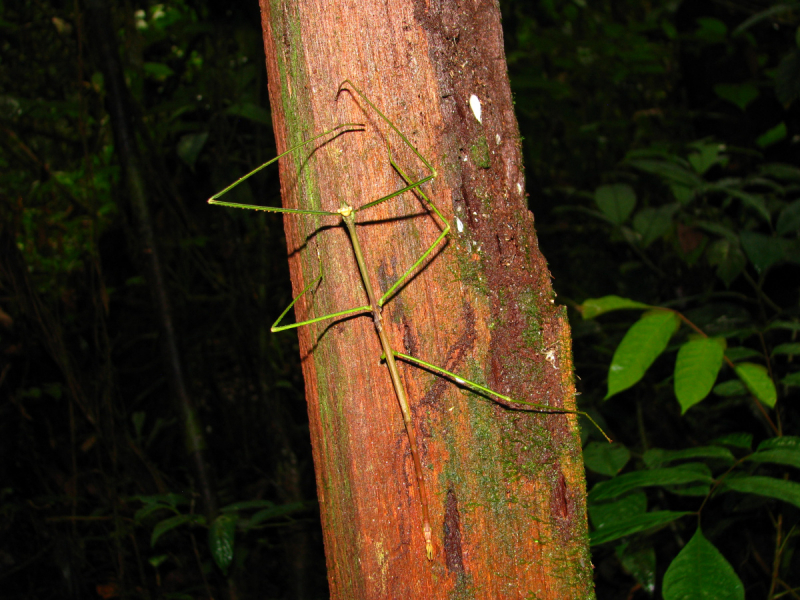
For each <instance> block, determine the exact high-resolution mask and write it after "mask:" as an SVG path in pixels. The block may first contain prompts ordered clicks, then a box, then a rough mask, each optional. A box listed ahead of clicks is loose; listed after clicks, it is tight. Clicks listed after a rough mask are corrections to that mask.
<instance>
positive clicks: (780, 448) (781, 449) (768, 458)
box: [747, 435, 800, 469]
mask: <svg viewBox="0 0 800 600" xmlns="http://www.w3.org/2000/svg"><path fill="white" fill-rule="evenodd" d="M747 460H751V461H753V462H768V463H773V464H777V465H787V466H790V467H797V468H798V469H800V437H797V436H793V435H785V436H782V437H774V438H769V439H766V440H764V441H763V442H761V443H760V444H759V445H758V450H757V451H756V452H754V453H753V454H751V455H750V456H748V457H747Z"/></svg>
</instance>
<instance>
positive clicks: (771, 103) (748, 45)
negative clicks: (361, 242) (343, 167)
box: [0, 0, 800, 600]
mask: <svg viewBox="0 0 800 600" xmlns="http://www.w3.org/2000/svg"><path fill="white" fill-rule="evenodd" d="M106 8H107V9H108V10H107V11H105V12H104V11H103V10H102V9H101V8H98V7H97V2H96V1H95V2H92V1H87V2H86V3H84V2H81V1H78V0H75V2H74V3H73V2H50V1H48V0H36V1H28V2H22V1H19V0H4V1H0V597H2V598H13V599H23V598H24V599H34V598H35V599H40V598H41V599H46V598H94V597H98V596H99V597H102V598H113V597H120V598H176V599H177V598H209V597H212V596H213V597H229V598H250V597H258V598H293V599H294V598H297V599H306V598H324V597H326V596H327V583H326V579H325V563H324V556H323V549H322V541H321V540H322V535H321V530H320V523H319V516H318V512H317V509H316V504H315V485H314V476H313V465H312V461H311V453H310V443H309V439H308V428H307V423H306V411H305V405H304V401H303V381H302V378H301V374H300V371H299V364H298V363H299V360H298V353H297V348H296V341H295V337H294V335H293V334H292V333H290V332H289V333H282V334H275V335H273V334H271V333H270V331H269V327H270V324H271V323H272V321H273V320H274V319H275V317H276V316H277V315H278V314H280V312H281V311H282V310H283V308H284V307H285V306H286V305H287V304H288V303H289V302H290V301H291V290H290V286H289V278H288V269H287V263H286V260H285V247H284V245H283V226H282V220H281V219H280V218H276V217H271V216H267V215H264V214H261V213H260V214H253V213H251V212H249V211H233V210H226V209H222V208H220V207H213V206H208V205H207V204H206V202H205V200H206V199H207V198H208V197H209V196H211V195H212V194H213V193H214V192H216V191H219V190H220V189H222V188H223V187H225V186H226V185H228V184H229V183H230V182H232V181H233V180H234V179H236V178H237V177H239V176H241V175H242V174H244V173H246V172H248V171H249V170H251V169H252V168H254V167H255V166H257V165H259V164H261V163H263V162H265V161H266V160H268V159H269V158H271V157H272V156H274V154H275V148H274V141H273V136H272V131H271V118H270V113H269V107H268V103H267V94H266V74H265V68H264V60H263V47H262V41H261V26H260V17H259V11H258V5H257V3H256V2H255V1H254V0H253V1H252V2H236V3H231V2H219V1H215V0H207V1H205V0H170V1H168V2H164V3H160V4H156V3H154V2H149V1H144V2H142V3H139V4H135V3H132V2H130V1H129V0H126V1H125V2H112V3H108V5H107V6H106ZM501 8H502V11H503V17H504V27H505V36H506V53H507V59H508V65H509V73H510V77H511V84H512V89H513V91H514V98H515V107H516V110H517V115H518V118H519V122H520V128H521V133H522V136H523V148H524V154H525V159H526V169H527V171H526V174H527V191H528V194H529V197H530V208H531V210H532V211H533V213H534V215H535V218H536V228H537V232H538V235H539V241H540V245H541V248H542V251H543V253H544V255H545V256H546V257H547V259H548V261H549V264H550V268H551V270H552V273H553V276H554V286H555V289H556V291H557V293H558V300H559V301H560V302H562V303H563V304H566V305H567V306H569V307H570V308H571V310H570V317H571V319H572V326H573V336H574V357H575V365H576V373H577V375H578V376H579V378H580V379H579V381H578V382H577V385H578V389H579V391H580V392H581V397H580V401H581V407H582V408H583V409H584V410H587V411H590V412H591V413H592V414H593V415H594V416H595V417H596V418H597V419H598V420H599V421H600V422H601V424H602V426H603V428H604V429H606V430H607V431H608V432H609V433H610V434H611V436H612V437H613V438H614V439H615V442H616V443H615V444H614V445H612V446H601V445H599V443H598V440H597V439H596V434H593V433H591V432H589V430H588V429H587V428H584V430H585V432H584V433H585V438H586V439H585V442H586V446H585V448H586V450H585V456H586V461H587V477H588V480H589V486H590V489H591V488H592V486H594V485H597V484H599V483H606V485H607V482H614V481H630V479H619V478H621V477H625V476H628V477H629V476H630V475H634V476H639V475H641V474H645V475H644V476H645V477H646V475H647V473H648V471H650V472H652V471H653V470H654V469H659V468H662V467H663V466H664V465H666V464H683V465H684V467H683V469H684V470H683V472H684V473H685V472H686V471H687V470H688V471H691V470H694V472H696V473H698V474H699V475H698V480H697V481H691V482H689V481H688V480H686V479H684V480H682V481H677V480H676V481H672V482H671V483H672V484H674V485H673V486H672V487H668V486H667V483H670V482H666V483H664V485H662V486H660V487H659V486H654V485H652V484H644V483H642V484H640V485H638V486H636V485H634V486H633V487H632V488H630V489H632V490H633V491H632V492H630V493H627V494H622V493H620V494H619V495H618V496H617V497H616V498H617V501H616V502H614V503H609V502H603V499H602V498H600V497H599V496H600V494H599V493H595V492H593V494H594V496H593V495H590V524H591V525H592V529H593V530H594V533H593V538H592V539H593V562H594V564H595V568H596V570H595V572H596V584H597V595H598V598H600V599H629V600H633V599H645V598H661V597H665V598H670V597H676V596H674V595H673V594H675V593H676V592H675V591H674V589H673V590H671V589H670V585H669V583H668V582H667V583H665V575H666V574H667V571H668V569H669V568H670V566H671V565H673V563H674V562H675V561H676V560H677V559H676V557H678V556H681V552H682V549H685V548H686V547H687V546H689V547H690V548H697V544H695V545H694V546H690V543H691V542H690V540H694V538H693V535H694V534H695V530H696V529H697V527H698V522H701V523H702V530H703V534H704V535H705V538H704V539H707V540H708V541H709V542H710V543H711V546H712V548H716V549H717V555H715V554H714V552H712V551H708V548H706V547H704V550H703V551H701V552H699V553H698V555H697V557H695V558H694V561H695V562H696V564H698V565H701V566H702V567H703V569H705V571H704V572H708V569H710V570H711V571H714V569H717V571H719V572H724V573H725V577H726V578H727V579H726V581H727V582H728V583H730V582H733V583H730V585H733V587H734V588H735V587H736V585H735V582H736V581H739V582H740V585H741V589H742V590H744V592H743V593H744V594H746V597H748V598H771V599H772V598H782V597H786V598H797V597H799V596H800V576H799V575H798V574H800V559H798V557H797V555H796V554H795V549H796V548H797V536H796V534H797V526H798V517H799V516H800V512H798V511H799V510H800V491H798V490H800V484H798V483H796V482H797V481H798V471H797V469H798V468H800V438H797V437H793V436H797V435H800V427H799V426H798V425H799V424H798V417H800V410H799V409H798V401H799V400H800V394H799V393H798V388H800V367H799V366H798V355H800V343H798V342H800V340H798V337H800V295H799V294H800V238H799V234H798V231H800V168H798V166H797V165H798V158H799V157H800V111H799V110H798V101H797V98H798V95H800V28H799V26H800V4H797V3H793V2H787V3H779V2H770V1H768V0H731V1H723V0H718V1H710V0H685V1H683V2H680V1H677V0H669V1H666V0H652V1H642V0H615V1H613V2H612V1H611V0H605V1H597V2H594V1H589V0H538V1H534V0H527V1H523V0H519V1H513V0H504V1H503V2H501ZM92 11H94V13H92ZM79 14H80V18H79ZM93 14H94V16H92V15H93ZM102 19H106V20H105V21H103V20H102ZM98 23H100V25H99V26H100V27H105V31H107V32H110V34H111V38H110V39H112V40H113V45H112V49H114V50H115V52H113V54H115V55H118V60H119V63H118V65H119V68H120V73H121V74H122V81H124V84H125V87H126V89H127V91H128V93H129V96H128V97H127V98H126V99H125V101H124V111H123V112H124V116H125V120H126V127H128V128H129V131H131V132H132V135H133V137H132V138H131V144H132V146H131V147H132V152H133V156H134V158H135V161H134V162H135V163H136V165H137V169H138V172H139V173H140V174H141V176H142V180H143V181H144V182H145V186H146V197H147V206H148V207H149V213H150V214H149V218H150V222H151V228H152V231H153V233H154V236H155V239H156V240H157V251H158V256H159V257H160V261H161V263H160V264H161V265H162V266H163V274H162V275H163V281H164V284H165V288H164V289H165V290H166V296H168V298H169V301H170V307H169V311H168V312H166V313H165V312H164V307H163V306H161V307H160V306H159V300H158V299H159V294H158V293H156V292H157V290H156V291H154V289H153V286H154V284H153V275H152V265H151V262H152V248H150V247H149V246H148V243H147V240H146V239H144V238H145V237H146V236H144V235H143V233H142V229H141V224H140V221H141V212H140V211H141V207H140V208H136V206H135V205H134V204H135V203H134V202H132V200H131V197H130V196H131V194H130V193H129V190H128V186H126V185H125V183H124V182H127V181H129V179H128V178H129V177H130V174H129V172H128V171H126V169H128V168H129V165H128V166H126V161H121V160H120V148H119V147H117V148H115V144H114V139H115V138H114V129H115V127H118V126H119V124H118V123H115V122H114V118H113V109H112V108H110V106H111V105H112V104H113V103H114V102H115V98H117V96H115V94H116V93H117V92H115V90H114V89H113V85H112V82H111V81H109V77H110V75H109V73H110V71H109V70H108V69H109V68H110V67H108V65H107V64H106V65H105V66H104V60H106V59H107V57H108V55H109V50H108V49H105V50H104V47H103V45H102V42H103V39H104V36H101V35H98V34H97V30H96V29H93V27H95V28H96V27H98ZM103 23H105V25H103ZM338 83H339V82H331V85H332V86H333V87H335V86H336V85H338ZM333 87H332V89H333ZM365 91H366V92H367V93H369V90H365ZM117 146H119V144H118V145H117ZM232 200H233V201H239V202H244V203H253V204H257V203H279V202H280V199H279V197H278V182H277V171H276V170H275V171H266V172H265V174H264V176H262V177H260V178H258V179H255V180H254V182H253V183H252V184H250V185H247V186H240V187H239V188H237V191H236V199H233V198H232ZM608 295H616V296H620V297H623V298H628V299H631V300H635V301H638V302H642V303H646V304H648V305H651V306H661V307H667V308H671V309H673V310H675V311H680V314H681V315H682V317H683V318H685V321H686V322H689V321H691V323H692V324H694V325H695V326H696V327H697V328H698V330H702V331H703V332H704V333H706V334H709V335H712V336H715V337H716V339H719V340H724V341H723V342H722V343H723V344H724V345H725V346H726V349H725V352H726V357H727V358H728V359H729V360H730V361H731V362H730V363H726V364H727V365H728V366H723V367H722V370H721V371H720V373H719V376H718V377H717V379H716V380H715V381H713V382H712V383H713V384H714V387H713V391H712V392H711V394H710V395H708V396H707V397H705V398H704V399H702V402H700V401H698V403H696V404H695V405H694V406H691V407H690V408H689V407H687V406H682V405H681V404H680V403H679V401H678V400H677V399H676V394H675V392H674V391H673V377H674V375H673V366H674V363H675V358H674V356H675V352H676V351H677V349H678V347H679V346H680V345H681V344H683V343H684V342H685V341H686V340H688V339H691V338H690V337H688V336H689V335H690V334H691V330H690V327H687V326H684V327H682V329H681V330H680V332H678V333H677V334H676V336H675V337H674V338H672V339H673V340H674V341H673V342H671V343H670V344H671V345H668V346H667V348H666V350H665V351H664V352H663V353H661V354H662V355H661V356H660V357H659V358H657V359H655V362H654V363H653V364H652V366H651V367H650V368H649V369H646V373H644V375H643V377H641V378H640V380H638V381H637V382H636V383H635V385H632V386H631V387H629V388H628V389H626V390H625V391H622V392H620V393H619V394H616V395H614V396H613V397H612V398H610V399H608V400H604V398H605V396H606V393H607V384H606V381H607V379H608V375H609V365H610V364H611V363H612V357H613V356H614V353H615V350H616V349H617V347H618V346H619V345H620V341H621V340H622V339H623V336H625V334H626V332H627V331H629V329H630V328H631V326H632V324H633V323H635V322H636V321H637V319H639V317H640V316H641V314H640V313H639V312H635V311H634V312H631V311H624V312H615V313H613V314H610V315H602V316H599V317H598V318H587V317H591V316H592V315H591V314H589V312H588V311H587V306H588V305H589V303H587V302H586V301H587V300H588V299H592V298H599V297H603V296H608ZM154 298H155V299H154ZM572 309H578V310H572ZM165 314H167V315H169V317H170V318H171V326H172V327H173V329H174V331H175V333H176V336H175V340H176V347H175V348H174V353H173V354H170V353H166V354H165V351H164V346H165V344H164V343H163V342H164V335H165V334H164V315H165ZM665 343H666V342H665ZM656 355H659V353H656ZM176 360H177V362H179V367H180V368H179V369H177V370H176V368H174V367H173V368H171V367H169V365H170V364H174V363H175V361H176ZM734 363H735V364H737V365H741V364H745V363H746V364H749V365H755V366H756V367H757V368H756V367H753V368H752V369H751V372H756V373H763V374H764V377H766V378H767V379H768V380H769V381H771V382H772V386H773V387H772V391H773V392H774V394H775V399H774V400H773V401H770V399H769V398H770V393H772V392H770V391H769V389H768V388H769V385H768V384H765V385H766V388H764V387H762V388H759V389H757V388H758V385H759V383H758V381H755V382H753V381H749V380H746V377H745V376H744V375H742V372H740V371H736V372H737V373H739V378H737V377H736V376H735V375H734V369H731V368H730V365H732V364H734ZM178 380H179V381H178ZM176 381H177V383H176ZM760 381H761V383H762V384H764V381H765V380H764V378H763V377H762V379H761V380H760ZM176 385H178V386H181V385H183V387H184V389H185V393H184V394H180V393H176V391H175V389H176V387H175V386H176ZM765 389H766V391H764V390H765ZM765 398H766V400H765ZM187 448H188V450H187ZM709 448H710V449H711V450H709ZM756 449H758V450H757V451H756V453H755V454H754V453H753V451H754V450H756ZM759 451H760V452H761V454H758V452H759ZM681 453H683V454H681ZM189 457H191V458H189ZM689 459H690V461H689V462H686V461H687V460H689ZM681 461H684V462H681ZM686 465H688V466H686ZM659 473H660V472H659ZM733 476H741V477H742V478H743V479H742V480H744V479H746V478H747V477H751V478H753V477H760V478H761V479H758V481H759V482H762V483H764V485H765V486H766V488H769V486H770V485H771V483H770V482H775V481H777V482H783V483H781V484H779V485H777V486H776V487H775V490H776V491H775V492H774V493H766V492H763V490H761V491H759V492H758V493H752V491H753V490H752V489H750V490H747V489H745V487H741V486H740V488H738V490H739V491H738V492H737V493H725V492H726V491H727V492H731V491H732V490H733V491H736V488H735V486H734V487H731V486H730V484H729V483H725V482H726V481H728V480H729V479H730V478H731V477H733ZM726 478H728V479H726ZM726 485H727V486H728V487H726ZM794 486H797V487H794ZM598 489H602V488H598ZM606 489H608V488H606ZM770 489H771V488H770ZM665 511H669V514H670V515H672V517H673V518H669V519H664V520H663V522H656V521H653V522H651V523H650V525H651V526H649V527H648V526H644V525H643V524H642V523H644V521H642V520H641V519H640V520H639V521H635V520H634V521H635V523H634V522H633V521H631V520H630V519H629V518H628V517H629V516H630V515H640V516H641V515H648V514H655V515H658V514H662V513H663V514H666V513H665ZM678 513H680V514H683V513H686V514H685V515H683V516H681V517H680V518H679V517H677V516H675V515H677V514H678ZM620 514H622V517H620ZM220 515H221V516H220ZM698 515H699V517H698ZM648 518H650V517H648ZM626 519H628V520H627V521H626ZM620 523H622V524H623V525H624V524H625V523H627V524H628V527H629V529H628V530H622V531H621V533H619V531H620V530H619V529H618V533H619V534H618V535H611V536H609V535H606V537H605V538H603V537H602V536H598V535H597V533H598V532H602V531H603V530H604V528H606V530H607V529H608V528H612V529H613V527H616V526H618V525H619V524H620ZM631 523H633V524H631ZM623 529H624V528H623ZM720 552H721V555H719V553H720ZM718 555H719V556H718ZM684 556H686V555H685V554H684ZM720 556H724V559H723V562H724V563H725V564H727V565H728V567H727V570H726V567H725V566H724V565H722V563H720V562H719V557H720ZM705 560H707V561H708V563H705V562H703V561H705ZM715 561H716V562H715ZM678 562H680V561H678ZM690 562H691V561H690ZM706 565H710V566H708V567H707V568H706ZM721 565H722V566H721ZM729 571H730V572H729ZM715 572H716V571H715ZM733 578H735V579H733ZM666 579H667V580H669V577H668V576H667V577H666ZM726 585H727V584H726ZM723 587H724V586H723ZM737 589H738V588H737ZM737 594H738V592H736V593H734V594H733V595H730V596H728V595H725V596H724V597H731V598H733V597H744V596H742V595H737ZM710 597H711V596H710ZM713 597H723V596H713Z"/></svg>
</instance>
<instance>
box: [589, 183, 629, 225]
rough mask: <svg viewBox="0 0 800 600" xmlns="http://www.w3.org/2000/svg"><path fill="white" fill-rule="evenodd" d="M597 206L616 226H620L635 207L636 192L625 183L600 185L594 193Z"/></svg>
mask: <svg viewBox="0 0 800 600" xmlns="http://www.w3.org/2000/svg"><path fill="white" fill-rule="evenodd" d="M594 199H595V202H597V206H598V207H599V208H600V210H601V211H602V212H603V214H604V215H605V216H606V217H608V218H609V219H610V220H611V221H612V222H613V223H615V224H616V225H622V224H623V223H624V222H625V221H626V220H627V219H628V217H629V216H630V214H631V211H633V207H634V206H636V192H635V191H633V188H632V187H631V186H629V185H628V184H627V183H615V184H613V185H601V186H600V187H598V188H597V189H596V190H595V192H594Z"/></svg>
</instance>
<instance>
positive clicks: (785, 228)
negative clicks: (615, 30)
mask: <svg viewBox="0 0 800 600" xmlns="http://www.w3.org/2000/svg"><path fill="white" fill-rule="evenodd" d="M798 230H800V200H795V201H794V202H792V203H791V204H789V205H788V206H787V207H786V208H784V209H783V210H782V211H781V214H780V215H779V216H778V222H777V223H776V224H775V232H776V233H777V234H778V235H787V234H792V233H795V232H797V231H798Z"/></svg>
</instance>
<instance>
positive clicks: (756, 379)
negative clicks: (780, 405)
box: [736, 363, 778, 408]
mask: <svg viewBox="0 0 800 600" xmlns="http://www.w3.org/2000/svg"><path fill="white" fill-rule="evenodd" d="M736 375H738V376H739V379H741V380H742V381H743V382H744V384H745V385H746V386H747V389H748V390H750V392H751V393H752V394H753V395H754V396H755V397H756V398H758V399H759V400H760V401H761V402H763V403H764V404H766V405H767V406H769V407H770V408H775V402H777V400H778V392H777V391H776V390H775V384H774V383H772V379H770V377H769V374H768V373H767V369H766V368H765V367H762V366H761V365H757V364H754V363H739V364H738V365H736Z"/></svg>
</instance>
